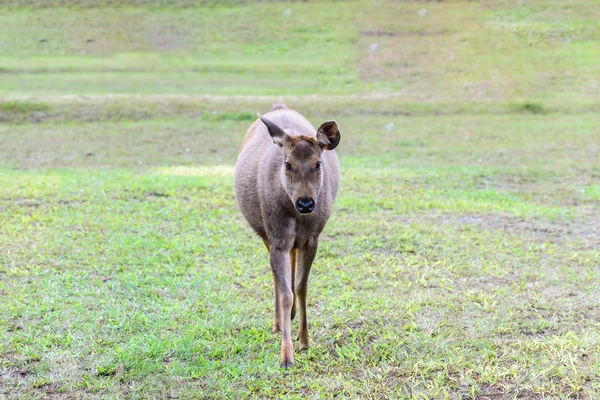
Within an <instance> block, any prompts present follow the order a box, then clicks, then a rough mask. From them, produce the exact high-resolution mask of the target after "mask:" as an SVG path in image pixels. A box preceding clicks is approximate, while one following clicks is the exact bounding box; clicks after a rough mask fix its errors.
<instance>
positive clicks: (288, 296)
mask: <svg viewBox="0 0 600 400" xmlns="http://www.w3.org/2000/svg"><path fill="white" fill-rule="evenodd" d="M271 269H272V270H273V275H274V277H275V281H276V282H277V285H276V287H277V288H278V289H279V310H280V314H279V316H280V318H279V328H280V329H281V356H280V358H279V362H280V365H281V367H282V368H289V367H292V366H293V365H294V345H293V344H292V335H291V331H290V319H291V315H292V305H293V303H294V293H293V291H292V271H291V268H290V253H289V249H287V250H282V249H278V248H276V247H275V246H271Z"/></svg>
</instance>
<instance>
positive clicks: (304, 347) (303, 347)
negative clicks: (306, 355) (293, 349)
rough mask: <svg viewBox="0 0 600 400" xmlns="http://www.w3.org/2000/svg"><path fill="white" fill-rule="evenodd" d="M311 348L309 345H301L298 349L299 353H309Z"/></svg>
mask: <svg viewBox="0 0 600 400" xmlns="http://www.w3.org/2000/svg"><path fill="white" fill-rule="evenodd" d="M308 349H309V346H308V345H307V344H302V343H300V348H299V349H298V351H308Z"/></svg>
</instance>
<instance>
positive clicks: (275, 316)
mask: <svg viewBox="0 0 600 400" xmlns="http://www.w3.org/2000/svg"><path fill="white" fill-rule="evenodd" d="M273 287H274V288H275V304H274V306H275V312H274V313H273V327H272V328H271V332H272V333H277V332H280V331H281V327H280V325H279V322H280V321H281V302H280V299H279V287H278V285H277V278H276V277H275V273H273Z"/></svg>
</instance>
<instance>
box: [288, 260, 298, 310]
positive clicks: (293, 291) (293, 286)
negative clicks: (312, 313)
mask: <svg viewBox="0 0 600 400" xmlns="http://www.w3.org/2000/svg"><path fill="white" fill-rule="evenodd" d="M297 253H298V252H297V251H296V249H292V251H290V269H291V270H292V282H291V284H292V293H293V294H294V302H293V303H292V316H291V318H292V319H294V317H295V316H296V264H297V258H296V257H297Z"/></svg>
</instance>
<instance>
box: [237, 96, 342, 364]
mask: <svg viewBox="0 0 600 400" xmlns="http://www.w3.org/2000/svg"><path fill="white" fill-rule="evenodd" d="M339 142H340V131H339V129H338V126H337V124H336V122H335V121H327V122H325V123H323V124H322V125H321V126H320V127H319V129H315V128H314V127H313V126H312V125H311V123H310V122H308V120H307V119H306V118H304V117H303V116H302V115H300V114H299V113H297V112H296V111H293V110H290V109H289V108H287V107H286V106H285V105H282V104H280V105H277V104H276V105H274V106H273V109H272V110H271V111H269V112H268V113H267V114H265V115H264V116H261V115H260V114H259V119H257V120H256V121H255V122H254V123H253V124H252V125H251V126H250V128H249V129H248V131H247V132H246V136H245V137H244V140H243V142H242V148H241V150H240V154H239V156H238V160H237V163H236V166H235V194H236V198H237V202H238V205H239V206H240V209H241V210H242V214H244V217H245V218H246V220H247V221H248V223H249V224H250V226H251V227H252V229H254V231H255V232H256V233H257V234H258V235H259V236H260V237H261V238H262V240H263V241H264V243H265V246H267V250H268V251H269V253H270V258H271V270H272V271H273V283H274V284H275V314H274V317H273V329H272V331H273V333H276V332H278V331H281V332H282V338H281V357H280V364H281V366H282V367H283V368H288V367H291V366H293V365H294V347H293V345H292V337H291V333H290V320H291V319H293V318H294V316H295V314H296V307H298V309H299V311H300V312H299V319H300V321H299V327H298V339H299V341H300V350H304V349H306V348H308V346H309V339H308V322H307V321H306V292H307V286H308V274H309V273H310V268H311V266H312V263H313V260H314V259H315V255H316V253H317V245H318V241H319V234H320V233H321V231H322V230H323V228H324V227H325V224H326V223H327V220H328V219H329V216H330V215H331V208H332V207H333V202H334V200H335V196H336V194H337V191H338V186H339V180H340V173H339V164H338V159H337V156H336V154H335V151H333V150H334V149H335V148H336V147H337V145H338V143H339Z"/></svg>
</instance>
